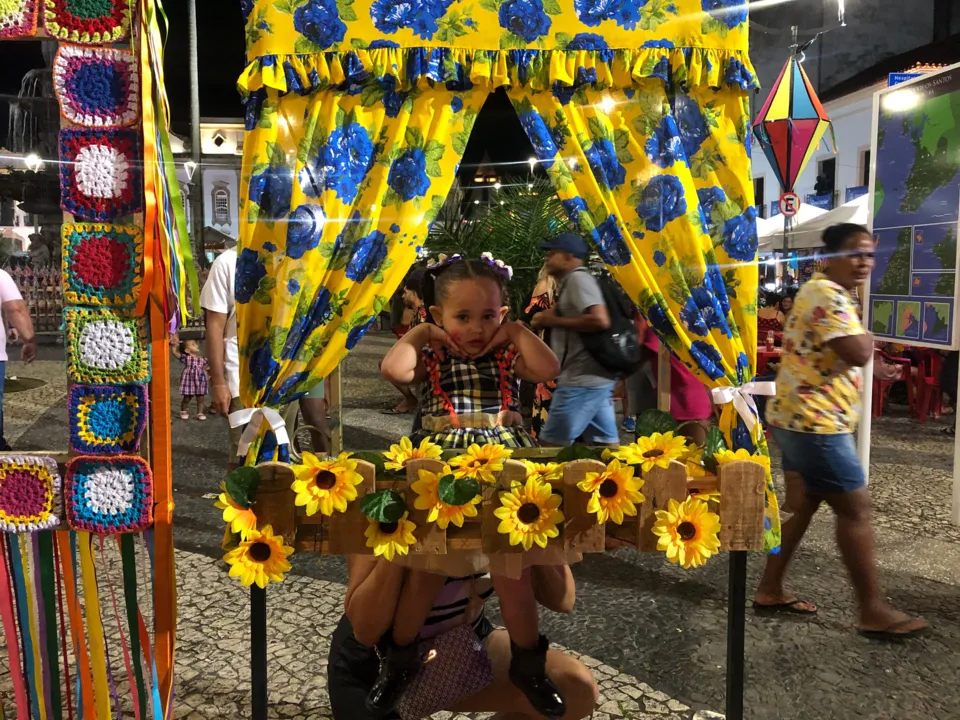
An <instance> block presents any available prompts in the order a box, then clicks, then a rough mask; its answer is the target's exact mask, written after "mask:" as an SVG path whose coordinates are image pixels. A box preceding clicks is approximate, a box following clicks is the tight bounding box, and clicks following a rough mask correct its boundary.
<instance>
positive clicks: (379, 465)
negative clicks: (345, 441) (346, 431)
mask: <svg viewBox="0 0 960 720" xmlns="http://www.w3.org/2000/svg"><path fill="white" fill-rule="evenodd" d="M351 457H352V459H353V460H363V461H365V462H368V463H370V464H371V465H373V466H374V467H375V468H376V469H377V475H383V473H385V472H386V471H387V467H386V463H385V461H384V459H383V455H381V454H380V453H375V452H370V451H365V452H355V453H353V454H352V456H351Z"/></svg>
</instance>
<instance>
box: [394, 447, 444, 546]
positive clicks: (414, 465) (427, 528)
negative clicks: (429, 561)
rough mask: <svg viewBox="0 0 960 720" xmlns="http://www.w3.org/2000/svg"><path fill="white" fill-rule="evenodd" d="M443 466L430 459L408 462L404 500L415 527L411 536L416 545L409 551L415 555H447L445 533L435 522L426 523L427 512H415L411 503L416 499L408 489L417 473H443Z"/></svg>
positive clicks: (417, 478) (413, 493)
mask: <svg viewBox="0 0 960 720" xmlns="http://www.w3.org/2000/svg"><path fill="white" fill-rule="evenodd" d="M443 468H444V464H443V462H442V461H441V460H432V459H430V458H417V459H414V460H408V461H407V465H406V470H407V487H406V492H405V493H404V498H405V499H406V501H407V508H408V511H409V513H410V514H409V519H410V521H411V522H412V523H413V524H414V525H416V526H417V529H416V530H414V531H413V535H414V537H415V538H417V544H416V545H414V546H413V547H412V548H411V549H410V550H411V552H412V553H413V554H415V555H446V553H447V531H446V530H441V529H440V526H439V525H437V524H436V523H435V522H427V517H428V516H429V515H430V511H429V510H417V509H416V508H415V507H414V506H413V503H414V501H416V499H417V494H416V493H415V492H414V491H413V490H412V489H411V488H410V486H411V485H413V484H414V483H415V482H416V481H417V480H419V479H420V475H419V471H420V470H427V471H429V472H434V473H437V474H440V473H441V472H443Z"/></svg>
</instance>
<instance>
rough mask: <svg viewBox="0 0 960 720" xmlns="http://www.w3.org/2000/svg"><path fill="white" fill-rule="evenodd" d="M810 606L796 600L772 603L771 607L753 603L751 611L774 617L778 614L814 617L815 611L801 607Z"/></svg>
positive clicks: (807, 603)
mask: <svg viewBox="0 0 960 720" xmlns="http://www.w3.org/2000/svg"><path fill="white" fill-rule="evenodd" d="M811 604H812V603H809V602H807V601H806V600H801V599H800V598H797V599H796V600H791V601H790V602H784V603H774V604H773V605H765V604H763V603H758V602H755V603H753V609H754V611H755V612H757V613H765V614H768V615H776V614H779V613H786V614H787V615H816V614H817V611H816V609H814V610H810V609H809V608H808V607H801V606H802V605H811Z"/></svg>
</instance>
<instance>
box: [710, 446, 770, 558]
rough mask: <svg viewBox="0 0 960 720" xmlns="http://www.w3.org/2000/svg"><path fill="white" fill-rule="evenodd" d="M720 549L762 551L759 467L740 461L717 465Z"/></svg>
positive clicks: (763, 479)
mask: <svg viewBox="0 0 960 720" xmlns="http://www.w3.org/2000/svg"><path fill="white" fill-rule="evenodd" d="M717 474H718V476H719V477H718V481H719V486H720V547H721V549H722V550H726V551H733V550H763V503H764V497H763V486H764V484H765V483H766V473H765V472H764V469H763V465H761V464H760V463H755V462H750V461H749V460H744V461H741V462H732V463H727V464H726V465H721V466H720V467H719V469H718V470H717Z"/></svg>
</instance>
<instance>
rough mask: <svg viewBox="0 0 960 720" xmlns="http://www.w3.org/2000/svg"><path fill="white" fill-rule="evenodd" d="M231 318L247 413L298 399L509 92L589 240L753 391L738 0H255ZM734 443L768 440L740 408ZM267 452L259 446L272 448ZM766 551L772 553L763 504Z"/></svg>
mask: <svg viewBox="0 0 960 720" xmlns="http://www.w3.org/2000/svg"><path fill="white" fill-rule="evenodd" d="M244 11H245V12H246V14H247V27H246V32H247V42H248V47H247V51H248V59H249V64H248V66H247V68H246V70H245V71H244V73H243V75H242V76H241V78H240V88H241V91H242V92H243V93H244V95H245V98H246V107H247V128H248V131H249V132H248V136H247V142H246V144H245V148H244V183H245V186H246V187H247V189H248V191H247V192H246V193H245V197H244V199H243V212H245V213H246V217H247V220H248V223H247V224H246V226H245V227H244V230H243V232H242V234H241V241H240V257H239V260H238V268H237V291H236V292H237V303H238V305H237V307H238V320H239V333H240V344H241V354H242V357H243V361H242V363H241V394H242V399H243V401H244V403H245V404H246V405H247V406H248V407H257V406H264V405H267V406H276V405H279V404H281V403H282V402H285V401H289V400H292V399H294V398H295V397H296V396H297V395H298V394H299V393H301V392H303V391H305V390H306V389H308V388H309V387H310V386H311V385H312V384H313V383H314V382H316V381H317V380H318V379H319V378H321V377H323V376H324V375H326V374H327V373H328V372H329V371H330V370H331V369H332V368H333V367H334V366H335V365H336V363H337V362H339V360H340V359H341V357H342V356H343V355H344V354H345V353H346V352H347V351H349V350H350V348H352V347H353V346H354V345H355V343H356V342H357V341H358V340H359V338H360V337H361V336H362V334H363V332H364V331H365V330H366V328H367V327H369V324H370V323H371V322H372V320H373V318H374V317H375V316H376V314H377V313H378V312H379V310H380V309H382V308H383V307H385V305H386V302H387V299H388V298H389V297H390V296H391V295H392V293H393V292H394V290H395V288H396V287H397V285H398V284H399V282H400V280H401V278H402V277H403V276H404V274H405V273H406V271H407V270H408V268H409V266H410V264H411V263H412V262H413V260H414V259H415V257H416V251H417V248H418V246H419V245H420V244H421V243H422V242H423V240H424V238H425V235H426V231H427V227H428V225H429V223H430V221H431V220H432V219H433V218H434V217H435V215H436V212H437V210H438V208H439V207H440V204H441V203H442V202H443V199H444V197H445V196H446V194H447V192H448V190H449V188H450V185H451V183H452V181H453V176H454V174H455V169H456V166H457V163H458V162H459V160H460V158H461V156H462V154H463V150H464V148H465V146H466V143H467V140H468V139H469V134H470V131H471V129H472V126H473V121H474V119H475V118H476V114H477V111H478V110H479V108H480V106H481V105H482V103H483V101H484V99H485V98H486V95H487V94H489V93H490V92H491V91H493V90H494V89H496V88H498V87H503V86H506V87H508V88H509V93H510V94H511V97H512V98H513V100H514V103H515V105H516V107H517V111H518V114H519V116H520V120H521V123H522V124H523V126H524V128H525V130H526V131H527V134H528V136H529V137H530V139H531V141H532V143H533V145H534V148H535V150H536V152H537V155H538V156H539V157H540V160H541V162H542V163H543V165H544V166H545V167H546V168H547V172H548V173H549V175H550V177H551V179H552V180H553V182H554V184H555V186H556V188H557V191H558V193H559V194H560V196H561V198H562V199H563V201H564V204H565V205H566V207H567V209H568V211H569V212H570V214H571V217H573V218H574V219H575V220H576V221H577V222H578V223H579V226H580V228H581V230H582V231H583V233H584V234H585V235H586V236H588V237H589V238H591V239H592V240H593V242H594V245H595V246H596V248H597V250H598V252H599V253H600V254H601V256H602V257H603V258H604V260H605V262H606V263H607V264H608V265H609V266H610V267H611V269H612V270H613V272H614V274H615V276H616V277H617V278H618V280H619V281H620V282H621V284H622V285H623V286H624V288H625V289H626V290H627V291H628V292H629V293H630V295H631V296H632V297H633V298H634V299H635V300H636V301H637V302H638V304H640V306H641V307H642V308H643V310H644V312H645V313H646V314H647V316H648V318H649V319H650V321H651V324H652V325H653V326H654V327H655V328H656V329H657V331H658V333H660V335H661V337H663V338H664V340H665V341H666V342H667V343H668V344H669V345H670V347H671V349H673V350H674V351H675V352H676V353H677V354H678V355H679V356H680V358H681V359H682V360H683V361H684V362H685V363H686V364H687V365H688V366H689V367H690V368H691V369H692V370H693V371H694V372H695V373H697V374H698V375H699V376H700V377H701V378H704V380H705V381H706V382H708V384H710V385H713V386H733V387H736V386H740V385H742V384H743V383H745V382H748V381H749V380H751V379H752V378H753V374H754V359H755V353H756V297H757V268H756V265H755V260H756V249H757V236H756V213H755V209H754V207H753V197H752V186H751V182H750V164H749V158H748V154H749V144H748V142H749V141H748V126H749V116H748V93H749V92H750V91H751V90H753V89H755V88H756V87H757V83H756V79H755V76H754V73H753V70H752V67H751V65H750V61H749V59H748V57H747V52H746V50H747V38H748V23H747V8H746V3H745V0H476V1H474V2H453V0H407V1H405V2H403V3H396V2H393V1H392V0H257V2H255V3H254V2H251V0H244ZM723 426H724V428H725V429H726V430H727V431H728V433H729V436H730V437H731V438H732V440H733V442H734V445H735V446H738V447H751V448H752V447H753V445H754V444H755V443H758V442H759V443H761V444H762V436H760V435H759V431H758V430H755V431H754V432H752V433H751V432H749V431H747V430H746V427H745V425H744V424H743V423H742V421H740V420H738V418H737V417H736V415H735V414H734V411H733V409H732V406H728V407H726V408H725V410H724V419H723ZM268 450H269V448H268ZM768 501H769V505H770V507H769V509H768V523H767V541H768V542H767V544H768V545H769V546H770V547H771V548H772V547H775V546H776V545H777V544H778V543H779V521H778V514H777V509H776V498H775V496H773V493H772V489H771V491H770V492H769V493H768Z"/></svg>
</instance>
